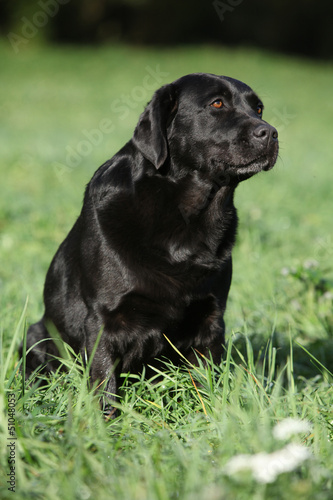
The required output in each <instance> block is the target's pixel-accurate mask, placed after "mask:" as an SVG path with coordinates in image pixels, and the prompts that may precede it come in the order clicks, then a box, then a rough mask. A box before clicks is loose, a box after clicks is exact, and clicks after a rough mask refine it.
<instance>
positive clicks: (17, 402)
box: [0, 42, 333, 500]
mask: <svg viewBox="0 0 333 500" xmlns="http://www.w3.org/2000/svg"><path fill="white" fill-rule="evenodd" d="M0 59H1V74H0V110H1V116H2V120H1V122H2V123H1V127H0V138H1V149H0V173H1V198H0V288H1V296H0V301H1V302H0V305H1V323H0V348H1V353H0V496H1V498H3V499H11V498H19V499H21V498H22V499H24V498H36V499H43V500H44V499H46V500H57V499H65V500H67V499H68V500H71V499H83V500H87V499H101V500H103V499H109V500H111V499H117V500H122V499H124V500H168V499H181V500H196V499H198V500H199V499H200V500H225V499H228V500H233V499H235V500H236V499H237V500H265V499H270V500H284V499H285V500H290V499H293V500H298V499H299V500H310V499H311V500H313V499H320V500H331V499H332V498H333V493H332V492H333V450H332V441H333V385H332V380H333V375H332V372H333V315H332V302H333V262H332V261H333V259H332V257H333V234H332V213H333V201H332V186H333V149H332V114H333V99H332V88H333V66H332V64H329V63H326V62H315V61H310V60H301V59H296V58H293V57H287V56H282V55H277V54H271V53H268V52H264V51H258V50H254V49H250V48H243V49H226V48H223V47H213V46H201V47H180V48H175V49H171V48H169V49H166V48H164V49H163V48H161V49H153V48H151V49H148V48H140V47H126V46H111V47H102V48H89V47H85V48H82V47H80V48H79V47H38V46H33V45H32V42H31V46H30V45H29V44H28V46H27V47H26V49H25V50H23V49H22V50H21V51H20V52H19V53H18V54H16V55H15V53H14V52H13V50H12V49H11V47H10V46H9V45H8V44H6V43H5V42H2V43H1V44H0ZM191 72H210V73H216V74H222V75H228V76H231V77H234V78H238V79H240V80H242V81H245V82H246V83H247V84H249V85H250V86H251V87H252V88H253V89H255V90H256V91H257V92H258V94H259V95H260V96H261V98H262V99H263V101H264V104H265V111H264V119H265V120H267V121H268V122H269V123H271V124H272V125H274V126H275V127H276V128H277V129H278V131H279V138H280V155H279V160H278V162H277V165H276V166H275V167H274V169H273V170H272V171H270V172H267V173H262V174H259V175H257V176H255V177H254V178H252V179H251V180H249V181H247V182H245V183H244V184H242V185H240V186H239V187H238V189H237V194H236V206H237V208H238V214H239V219H240V224H239V231H238V238H237V244H236V247H235V250H234V254H233V255H234V275H233V282H232V288H231V293H230V296H229V301H228V308H227V314H226V327H227V346H226V355H225V359H224V361H223V362H222V363H221V365H220V366H213V365H212V364H211V363H210V362H209V361H208V365H207V366H204V365H203V363H202V362H201V360H199V366H198V367H195V366H191V365H186V364H184V366H183V367H181V368H178V367H175V366H172V365H170V363H168V362H167V361H166V362H165V370H164V371H163V373H162V374H161V373H156V376H155V377H154V378H153V379H150V380H146V379H145V378H144V377H143V376H142V377H138V376H134V375H131V374H124V376H123V380H124V384H123V388H122V397H121V398H120V399H119V402H118V408H119V411H118V417H117V418H116V419H115V420H113V421H105V420H104V419H103V415H102V414H101V412H100V409H99V406H98V401H97V399H96V396H95V395H94V394H93V392H91V391H89V390H88V389H87V380H88V378H89V373H88V371H87V369H85V368H84V367H83V365H82V362H81V360H80V359H79V358H78V357H69V359H68V360H67V361H66V366H67V371H65V372H64V373H56V374H54V376H52V377H50V378H48V379H46V380H44V387H41V379H42V377H41V376H38V375H36V376H35V377H34V379H33V381H32V385H31V386H26V385H25V383H24V381H23V380H22V377H21V374H20V367H21V361H20V360H19V357H18V354H17V348H18V345H19V343H20V342H21V340H22V338H23V336H24V332H25V331H26V328H27V325H29V324H30V323H32V322H35V321H37V320H38V319H39V318H40V316H41V314H42V311H43V304H42V289H43V282H44V278H45V273H46V270H47V268H48V265H49V263H50V260H51V258H52V257H53V255H54V253H55V251H56V249H57V247H58V245H59V244H60V243H61V241H62V240H63V238H64V237H65V236H66V234H67V232H68V230H69V229H70V228H71V226H72V225H73V222H74V221H75V218H76V217H77V216H78V214H79V211H80V209H81V203H82V197H83V192H84V188H85V185H86V184H87V182H88V181H89V179H90V178H91V176H92V174H93V172H94V171H95V170H96V169H97V167H98V166H99V165H101V164H102V163H103V162H104V161H105V160H106V159H108V158H110V157H111V156H113V154H115V153H116V152H117V151H118V149H119V148H120V147H121V146H122V145H123V144H124V143H125V141H127V140H128V139H129V138H130V137H131V134H132V132H133V129H134V127H135V124H136V122H137V120H138V117H139V114H140V113H141V112H142V110H143V108H144V106H145V104H146V103H147V102H148V101H149V99H150V97H151V95H152V93H153V91H154V90H155V89H157V88H158V87H160V86H161V85H163V84H165V83H168V82H170V81H172V80H174V79H176V78H178V77H180V76H182V75H184V74H186V73H191ZM290 419H291V420H290ZM283 425H285V426H286V428H287V430H285V431H284V432H280V431H281V426H283ZM14 426H15V427H14ZM279 429H280V431H279ZM258 467H259V471H258ZM7 481H12V482H13V485H11V483H10V482H9V483H8V482H7ZM10 488H12V489H10ZM14 490H15V492H14Z"/></svg>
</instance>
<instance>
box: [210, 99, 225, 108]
mask: <svg viewBox="0 0 333 500" xmlns="http://www.w3.org/2000/svg"><path fill="white" fill-rule="evenodd" d="M211 106H212V108H216V109H221V108H223V101H222V99H216V101H214V102H212V104H211Z"/></svg>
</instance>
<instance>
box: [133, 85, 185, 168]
mask: <svg viewBox="0 0 333 500" xmlns="http://www.w3.org/2000/svg"><path fill="white" fill-rule="evenodd" d="M176 110H177V97H176V89H175V87H174V86H173V85H172V84H169V85H165V86H164V87H161V88H160V89H158V90H157V91H156V92H155V94H154V95H153V98H152V100H151V101H150V102H149V103H148V105H147V107H146V109H145V110H144V112H143V113H142V115H141V116H140V119H139V122H138V124H137V126H136V128H135V130H134V135H133V142H134V144H135V145H136V147H137V148H138V149H139V151H141V153H142V154H143V156H144V157H145V158H147V159H148V160H149V161H150V162H151V163H153V165H155V167H156V168H157V169H158V168H160V167H161V166H162V165H163V164H164V162H165V160H166V159H167V156H168V141H167V127H168V125H169V124H170V123H171V121H172V118H173V117H174V115H175V113H176Z"/></svg>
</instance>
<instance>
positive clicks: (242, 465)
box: [225, 443, 311, 484]
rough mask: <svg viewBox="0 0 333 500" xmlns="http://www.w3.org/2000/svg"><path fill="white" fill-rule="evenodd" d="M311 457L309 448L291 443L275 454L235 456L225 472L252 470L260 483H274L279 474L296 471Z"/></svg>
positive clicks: (233, 472)
mask: <svg viewBox="0 0 333 500" xmlns="http://www.w3.org/2000/svg"><path fill="white" fill-rule="evenodd" d="M310 457H311V454H310V452H309V451H308V450H307V448H305V447H304V446H301V445H299V444H293V443H291V444H288V445H287V446H285V447H284V448H282V449H281V450H278V451H274V452H273V453H265V452H262V453H257V454H256V455H238V456H235V457H233V458H232V459H231V460H230V461H229V462H228V463H227V465H226V467H225V472H226V473H227V474H228V475H232V474H235V473H237V472H240V471H243V470H250V471H251V472H252V475H253V478H254V479H255V480H256V481H257V482H258V483H264V484H266V483H273V482H274V481H275V480H276V478H277V477H278V475H279V474H282V473H284V472H291V471H293V470H295V469H296V468H297V467H299V466H300V465H301V464H302V463H303V462H304V461H305V460H307V459H308V458H310Z"/></svg>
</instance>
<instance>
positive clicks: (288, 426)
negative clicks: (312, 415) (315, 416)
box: [273, 418, 311, 440]
mask: <svg viewBox="0 0 333 500" xmlns="http://www.w3.org/2000/svg"><path fill="white" fill-rule="evenodd" d="M310 431H311V424H310V422H307V421H306V420H299V419H297V418H285V419H284V420H281V422H279V423H278V424H276V426H275V427H274V429H273V436H274V437H275V439H280V440H284V439H289V438H290V437H291V436H293V435H294V434H304V433H308V432H310Z"/></svg>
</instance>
